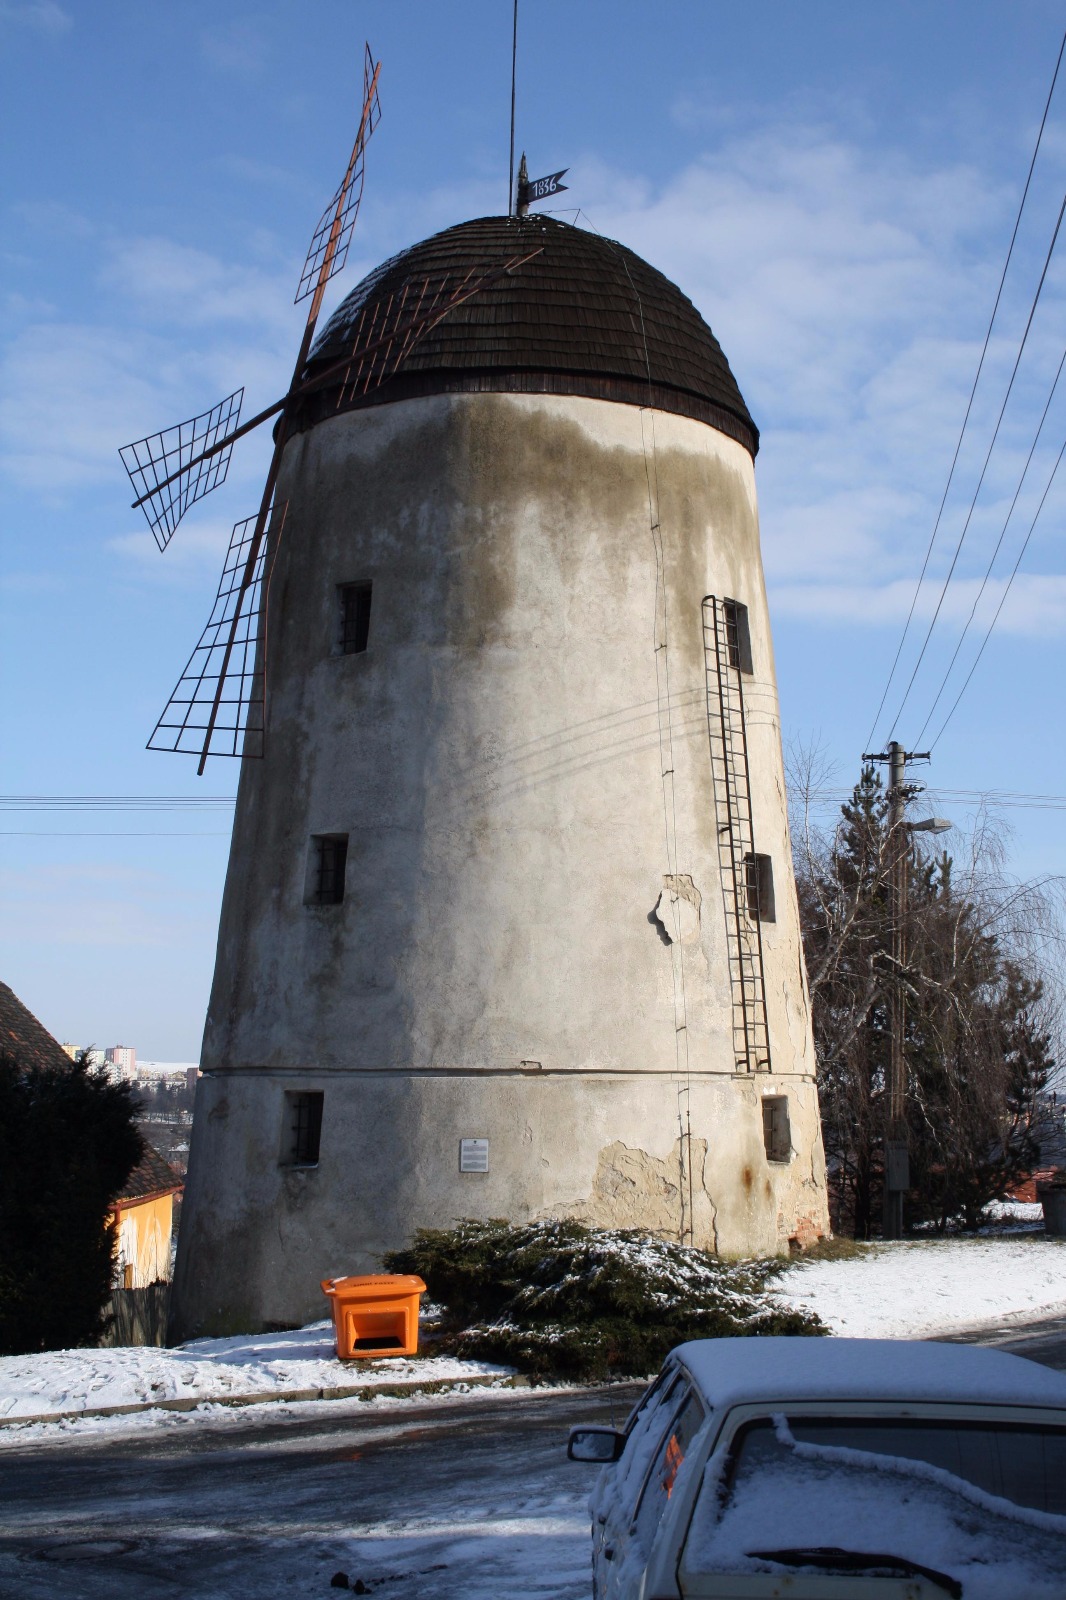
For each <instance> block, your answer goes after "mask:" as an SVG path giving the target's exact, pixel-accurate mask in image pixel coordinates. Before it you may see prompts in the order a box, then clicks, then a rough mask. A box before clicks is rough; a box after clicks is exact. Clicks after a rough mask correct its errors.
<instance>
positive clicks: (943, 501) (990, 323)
mask: <svg viewBox="0 0 1066 1600" xmlns="http://www.w3.org/2000/svg"><path fill="white" fill-rule="evenodd" d="M1064 51H1066V33H1064V34H1063V36H1062V43H1061V44H1060V45H1059V54H1058V59H1057V60H1056V62H1055V71H1054V73H1053V74H1052V78H1051V88H1050V89H1049V90H1048V96H1047V101H1046V102H1045V105H1044V115H1043V116H1042V117H1041V119H1040V128H1039V131H1038V132H1037V136H1036V144H1035V146H1034V148H1033V158H1032V160H1031V161H1030V163H1029V171H1028V173H1027V174H1026V179H1025V188H1024V189H1023V190H1022V198H1021V203H1020V204H1019V206H1018V215H1017V216H1016V217H1015V219H1014V231H1013V232H1012V234H1011V236H1010V245H1009V246H1008V249H1007V259H1006V260H1005V261H1004V263H1003V271H1002V273H1001V274H1000V279H999V288H998V289H997V290H996V300H995V304H994V305H993V307H992V315H991V317H990V318H989V321H988V329H987V331H986V333H985V342H984V344H983V345H982V347H981V359H980V360H979V361H978V363H977V372H976V375H975V376H974V380H973V388H972V389H971V390H970V398H969V400H968V401H967V404H966V414H965V416H964V417H963V419H962V428H961V429H960V430H959V437H958V442H957V443H956V445H955V454H954V455H953V456H952V458H951V469H950V471H949V472H948V480H947V483H946V484H945V485H944V493H943V495H942V496H941V500H940V507H939V509H938V511H937V514H936V521H935V522H934V524H933V531H932V534H931V535H930V538H929V545H928V547H927V549H926V552H925V560H924V561H923V562H922V570H921V573H920V574H919V577H918V582H917V585H916V587H915V590H914V595H913V597H912V599H911V605H910V610H909V611H908V612H907V620H906V622H905V623H904V625H903V634H902V636H901V638H900V641H899V645H898V647H897V649H896V654H895V657H894V659H893V662H892V666H891V668H890V670H889V674H888V681H887V682H886V684H885V687H884V692H883V693H882V695H881V703H880V704H879V706H878V707H877V711H876V713H875V715H874V720H873V725H872V727H871V728H870V732H869V735H868V737H867V739H866V743H867V744H868V745H870V744H872V743H873V738H874V733H875V732H876V730H877V724H878V722H879V721H880V719H881V713H882V711H883V710H884V708H885V701H886V700H887V699H888V691H889V690H890V689H891V687H892V680H893V679H894V677H895V675H896V668H897V667H898V666H899V659H900V656H901V655H902V654H903V646H904V644H905V643H906V641H907V634H908V632H909V631H910V625H911V621H912V619H913V617H914V608H915V606H916V605H917V604H918V596H919V594H920V593H921V588H922V584H923V583H924V582H925V574H926V571H927V569H928V566H929V559H930V557H931V556H932V554H933V546H934V544H935V543H936V536H937V532H938V530H939V528H940V520H941V518H942V517H943V515H944V507H945V505H946V504H947V498H948V491H949V490H950V488H951V484H952V479H953V478H954V476H955V467H956V465H957V463H958V459H959V451H960V450H961V449H962V441H963V438H964V436H965V433H966V428H967V425H968V423H969V420H970V412H971V410H972V409H973V402H974V396H975V395H976V393H977V385H978V383H979V381H980V378H981V372H982V369H983V368H984V364H985V356H986V355H987V354H988V346H989V342H990V340H991V338H992V328H993V325H994V323H995V320H996V313H997V312H998V310H999V302H1000V300H1001V298H1002V296H1003V285H1004V284H1005V282H1006V281H1007V269H1008V267H1009V266H1010V263H1011V257H1012V256H1013V254H1014V245H1015V241H1016V240H1017V238H1018V229H1019V227H1020V226H1021V220H1022V212H1023V211H1024V210H1025V202H1026V199H1027V198H1028V195H1029V185H1030V184H1031V183H1032V180H1033V171H1034V169H1035V167H1036V158H1037V156H1038V155H1039V153H1040V145H1041V143H1042V141H1043V138H1044V128H1045V125H1046V123H1047V119H1048V112H1049V111H1050V110H1051V100H1052V96H1053V95H1054V93H1055V85H1056V83H1057V82H1058V77H1059V68H1060V67H1061V65H1062V57H1063V52H1064Z"/></svg>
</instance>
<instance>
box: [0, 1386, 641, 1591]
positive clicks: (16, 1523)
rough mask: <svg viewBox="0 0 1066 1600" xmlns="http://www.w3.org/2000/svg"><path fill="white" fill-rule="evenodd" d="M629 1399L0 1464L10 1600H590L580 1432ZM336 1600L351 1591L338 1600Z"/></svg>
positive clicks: (196, 1426)
mask: <svg viewBox="0 0 1066 1600" xmlns="http://www.w3.org/2000/svg"><path fill="white" fill-rule="evenodd" d="M639 1393H640V1386H639V1385H636V1386H632V1385H626V1386H625V1387H624V1388H622V1387H621V1386H620V1387H619V1388H618V1389H615V1390H612V1391H608V1392H606V1393H605V1392H603V1391H600V1392H597V1393H595V1394H592V1395H583V1394H572V1393H570V1394H562V1395H559V1394H548V1395H544V1396H538V1395H536V1394H532V1395H531V1394H530V1393H529V1392H528V1391H520V1392H517V1393H508V1394H505V1395H494V1396H492V1395H490V1396H489V1397H486V1396H485V1395H484V1393H483V1392H482V1393H481V1394H472V1395H470V1396H467V1397H463V1398H460V1399H456V1400H448V1401H442V1402H435V1403H433V1404H431V1405H422V1406H415V1405H405V1404H402V1403H394V1404H392V1405H390V1406H388V1407H382V1408H380V1409H379V1408H378V1407H377V1406H374V1407H373V1408H371V1407H369V1406H360V1404H359V1403H358V1402H356V1401H338V1402H332V1403H327V1404H321V1405H317V1406H307V1407H301V1408H299V1414H298V1415H295V1414H294V1411H295V1408H294V1409H293V1410H291V1411H290V1410H286V1409H284V1408H281V1407H278V1406H264V1407H262V1408H261V1409H259V1410H257V1411H256V1412H255V1413H254V1415H253V1414H251V1413H248V1412H244V1413H239V1412H231V1413H229V1414H228V1415H226V1416H224V1417H223V1418H221V1419H220V1420H217V1421H216V1420H211V1421H205V1420H204V1419H199V1418H193V1417H180V1416H174V1415H173V1414H172V1417H171V1419H170V1420H168V1422H167V1423H166V1424H165V1425H162V1426H159V1427H152V1428H149V1429H143V1428H142V1429H140V1430H136V1431H134V1430H130V1431H123V1432H115V1433H111V1434H105V1435H97V1436H95V1437H93V1436H91V1435H89V1436H83V1437H80V1438H79V1437H78V1436H77V1435H76V1434H72V1435H70V1436H69V1437H67V1438H62V1437H60V1438H50V1439H47V1440H44V1439H38V1440H36V1441H34V1442H32V1443H30V1442H29V1441H27V1443H26V1445H25V1446H23V1445H20V1444H18V1443H10V1444H7V1443H5V1444H4V1445H3V1447H2V1448H0V1596H3V1600H127V1597H131V1600H132V1597H137V1600H142V1597H145V1596H158V1597H159V1600H171V1597H177V1596H181V1597H184V1596H190V1597H201V1596H202V1597H204V1600H207V1597H210V1600H230V1597H233V1600H246V1597H247V1600H252V1597H253V1596H254V1597H255V1600H268V1597H272V1596H281V1595H284V1596H287V1597H293V1600H303V1597H309V1596H316V1597H319V1600H329V1597H330V1596H331V1595H334V1594H337V1593H338V1590H337V1589H334V1588H331V1586H330V1579H331V1577H332V1576H333V1574H335V1573H337V1572H338V1571H340V1572H345V1573H347V1574H348V1576H349V1579H350V1581H351V1583H352V1584H353V1586H354V1585H355V1583H356V1580H359V1581H360V1582H362V1584H363V1585H364V1590H363V1591H357V1592H371V1593H376V1592H380V1600H460V1597H461V1600H489V1597H491V1600H500V1597H502V1596H523V1597H525V1596H529V1597H543V1600H549V1597H550V1600H569V1597H571V1596H572V1597H574V1600H578V1597H580V1600H587V1595H588V1591H589V1565H588V1560H589V1556H588V1520H587V1516H586V1512H585V1501H586V1498H587V1495H588V1491H589V1488H590V1486H591V1483H592V1480H593V1478H594V1477H595V1473H596V1470H597V1469H596V1468H594V1467H587V1466H579V1465H577V1464H575V1463H573V1462H568V1461H567V1460H566V1453H565V1444H566V1431H567V1428H568V1426H569V1424H570V1423H571V1422H573V1421H576V1420H602V1421H608V1420H610V1419H611V1417H612V1415H613V1416H614V1417H615V1418H616V1419H617V1420H618V1421H619V1422H620V1421H621V1420H622V1419H624V1417H625V1415H626V1414H627V1412H628V1410H629V1407H630V1406H631V1405H632V1403H633V1400H634V1398H635V1397H636V1395H638V1394H639ZM340 1592H342V1593H343V1592H344V1591H340Z"/></svg>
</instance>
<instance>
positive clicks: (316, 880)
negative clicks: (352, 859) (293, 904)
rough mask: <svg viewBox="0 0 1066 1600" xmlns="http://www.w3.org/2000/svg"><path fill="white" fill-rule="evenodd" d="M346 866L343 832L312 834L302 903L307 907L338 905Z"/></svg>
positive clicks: (346, 856)
mask: <svg viewBox="0 0 1066 1600" xmlns="http://www.w3.org/2000/svg"><path fill="white" fill-rule="evenodd" d="M347 864H348V835H347V834H346V833H316V834H312V836H311V858H310V861H309V862H308V872H307V888H306V892H305V894H304V901H305V903H306V904H307V905H309V906H339V905H340V903H341V901H342V900H343V899H344V873H345V868H346V866H347Z"/></svg>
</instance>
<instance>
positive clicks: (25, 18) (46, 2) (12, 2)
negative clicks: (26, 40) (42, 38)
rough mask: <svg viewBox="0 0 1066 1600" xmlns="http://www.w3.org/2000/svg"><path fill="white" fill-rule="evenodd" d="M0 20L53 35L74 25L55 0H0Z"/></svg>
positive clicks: (72, 19) (67, 12) (63, 31)
mask: <svg viewBox="0 0 1066 1600" xmlns="http://www.w3.org/2000/svg"><path fill="white" fill-rule="evenodd" d="M0 22H10V23H13V24H15V25H16V26H20V27H24V28H36V29H37V31H38V32H39V33H48V34H51V35H52V36H53V37H56V36H58V35H59V34H62V33H67V32H68V31H69V30H70V29H71V28H72V27H73V26H74V18H73V17H72V16H71V15H70V12H69V11H64V9H63V7H62V6H60V5H57V4H56V0H0Z"/></svg>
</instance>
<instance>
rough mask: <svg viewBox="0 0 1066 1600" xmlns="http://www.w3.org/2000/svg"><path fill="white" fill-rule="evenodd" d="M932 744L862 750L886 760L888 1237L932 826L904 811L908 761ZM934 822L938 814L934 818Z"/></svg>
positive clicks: (904, 1147) (901, 1145) (905, 1156)
mask: <svg viewBox="0 0 1066 1600" xmlns="http://www.w3.org/2000/svg"><path fill="white" fill-rule="evenodd" d="M929 755H930V752H929V751H928V750H911V751H907V750H904V748H903V746H902V745H901V744H899V743H898V742H897V741H896V740H895V739H893V740H892V742H891V743H890V744H889V746H888V748H887V750H884V751H882V752H881V753H880V754H878V755H869V754H864V755H863V758H862V759H863V760H864V761H884V762H887V764H888V874H889V876H888V881H889V901H890V905H891V910H892V984H891V988H890V989H889V994H888V1015H889V1055H888V1068H887V1072H886V1076H885V1099H884V1110H885V1119H884V1128H885V1135H884V1148H885V1163H884V1164H885V1184H884V1208H883V1212H882V1225H881V1231H882V1234H883V1236H884V1237H885V1238H886V1239H901V1238H902V1237H903V1196H904V1194H905V1193H906V1192H907V1190H908V1189H909V1188H910V1151H909V1148H908V1139H907V1060H906V1055H905V1052H904V1036H905V1033H906V1026H907V1013H906V995H905V991H904V985H903V971H904V963H905V961H906V957H907V905H908V891H909V887H910V838H909V834H910V832H911V829H912V827H917V828H925V829H926V831H928V832H932V831H937V832H939V831H940V829H939V828H937V829H936V830H933V829H932V828H930V827H929V826H928V824H924V823H920V822H919V823H917V824H909V823H908V822H907V821H906V817H905V812H906V807H907V802H908V800H911V799H913V797H914V796H915V795H916V794H918V793H920V789H921V786H920V785H918V784H908V783H907V762H908V761H928V760H929ZM930 820H931V821H933V822H937V821H939V819H937V818H932V819H930Z"/></svg>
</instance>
